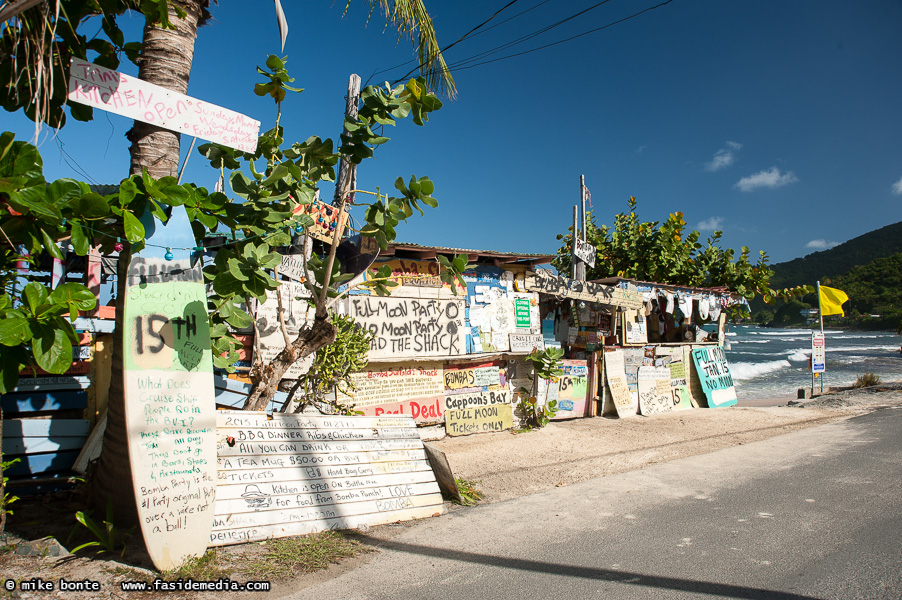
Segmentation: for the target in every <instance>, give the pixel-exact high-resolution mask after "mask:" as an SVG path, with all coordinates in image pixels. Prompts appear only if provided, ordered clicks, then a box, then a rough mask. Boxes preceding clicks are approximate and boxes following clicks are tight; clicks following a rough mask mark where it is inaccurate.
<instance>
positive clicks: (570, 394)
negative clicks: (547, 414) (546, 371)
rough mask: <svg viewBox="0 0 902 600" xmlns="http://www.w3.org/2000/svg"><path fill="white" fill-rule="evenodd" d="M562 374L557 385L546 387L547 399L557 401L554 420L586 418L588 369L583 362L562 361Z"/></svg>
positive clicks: (552, 384)
mask: <svg viewBox="0 0 902 600" xmlns="http://www.w3.org/2000/svg"><path fill="white" fill-rule="evenodd" d="M561 370H562V371H563V372H564V373H563V374H562V375H560V376H559V377H558V381H557V383H554V382H552V383H551V384H549V386H548V394H549V395H548V399H549V400H557V413H556V414H555V415H554V418H555V419H572V418H574V417H585V416H586V392H587V391H588V386H589V377H588V376H589V367H588V366H587V365H586V361H584V360H564V361H562V362H561Z"/></svg>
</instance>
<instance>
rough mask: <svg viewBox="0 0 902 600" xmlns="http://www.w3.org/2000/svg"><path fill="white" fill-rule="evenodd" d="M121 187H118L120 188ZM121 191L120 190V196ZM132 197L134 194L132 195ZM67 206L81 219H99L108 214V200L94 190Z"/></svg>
mask: <svg viewBox="0 0 902 600" xmlns="http://www.w3.org/2000/svg"><path fill="white" fill-rule="evenodd" d="M121 189H122V188H121V187H120V190H121ZM121 197H122V192H121V191H120V198H121ZM133 197H134V196H133ZM68 208H69V209H70V210H71V211H72V213H74V214H75V215H76V216H78V217H80V218H82V219H99V218H102V217H105V216H107V215H109V214H110V205H109V202H107V201H106V199H104V197H103V196H101V195H100V194H97V193H95V192H88V193H86V194H83V195H82V196H80V197H78V198H75V199H73V200H72V201H71V202H69V205H68Z"/></svg>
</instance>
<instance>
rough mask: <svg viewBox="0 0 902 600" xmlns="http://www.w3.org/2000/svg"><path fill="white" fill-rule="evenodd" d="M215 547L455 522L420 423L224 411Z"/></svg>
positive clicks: (220, 430) (401, 419)
mask: <svg viewBox="0 0 902 600" xmlns="http://www.w3.org/2000/svg"><path fill="white" fill-rule="evenodd" d="M217 418H218V421H217V464H218V469H219V470H218V480H217V488H216V506H215V519H214V522H213V531H212V533H210V536H209V542H210V545H211V546H226V545H229V544H239V543H243V542H249V541H257V540H265V539H268V538H278V537H286V536H292V535H303V534H306V533H314V532H317V531H324V530H327V529H353V528H359V527H360V526H362V525H379V524H383V523H393V522H395V521H402V520H408V519H417V518H423V517H430V516H433V515H438V514H442V513H444V512H445V508H444V505H443V504H442V495H441V493H440V491H439V487H438V484H437V483H436V481H435V475H434V473H433V472H432V468H431V467H430V466H429V463H428V462H427V460H426V452H425V450H424V448H423V442H422V440H421V439H420V436H419V434H418V433H417V429H416V426H415V425H414V421H413V419H412V418H411V417H409V416H406V415H399V416H390V417H389V416H385V417H348V416H341V415H333V416H308V415H292V414H275V415H273V418H272V419H269V418H267V416H266V414H265V413H262V412H249V411H220V412H219V413H218V416H217Z"/></svg>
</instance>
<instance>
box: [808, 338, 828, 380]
mask: <svg viewBox="0 0 902 600" xmlns="http://www.w3.org/2000/svg"><path fill="white" fill-rule="evenodd" d="M826 371H827V346H826V343H825V341H824V334H823V333H821V332H819V331H813V332H812V333H811V372H812V373H824V372H826Z"/></svg>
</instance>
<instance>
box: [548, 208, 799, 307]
mask: <svg viewBox="0 0 902 600" xmlns="http://www.w3.org/2000/svg"><path fill="white" fill-rule="evenodd" d="M627 205H628V208H629V211H628V212H622V213H619V214H617V215H616V216H615V217H614V226H613V227H609V226H607V225H601V226H598V225H597V224H596V223H595V215H594V214H592V213H591V212H589V213H588V218H587V223H586V237H587V240H586V241H587V242H588V243H589V244H591V245H593V246H595V248H596V257H595V266H594V267H591V268H590V267H588V265H587V268H586V279H587V280H592V279H604V278H606V277H616V276H619V277H625V278H627V279H636V280H640V281H651V282H656V283H662V284H670V285H682V286H691V287H721V286H723V287H727V288H728V289H729V290H730V291H733V292H736V293H737V294H740V295H742V296H743V297H745V298H748V299H751V298H753V297H755V296H756V295H761V296H763V297H764V298H765V300H767V301H769V300H771V299H773V298H774V297H776V296H781V297H783V296H786V297H790V296H794V295H799V294H801V293H804V291H805V289H804V288H803V287H800V288H794V289H791V290H790V289H787V290H781V291H775V290H772V289H771V288H770V287H768V284H769V281H770V277H771V275H772V274H773V272H772V271H771V270H770V268H769V267H768V265H767V253H766V252H764V251H763V250H762V251H761V252H760V253H759V255H758V258H757V260H756V261H755V262H752V260H751V251H750V250H749V248H748V247H747V246H743V247H742V249H741V250H740V251H739V253H738V254H737V253H736V251H735V250H732V249H729V248H727V249H724V248H721V247H720V240H721V236H722V235H723V232H721V231H715V232H714V233H713V234H712V235H711V236H710V237H709V238H708V239H707V240H706V241H705V243H702V242H701V241H700V240H701V233H699V232H698V231H687V227H686V221H685V219H684V218H683V213H681V212H674V213H671V214H670V215H669V216H668V218H667V219H666V220H665V221H664V222H659V221H641V220H640V219H639V215H638V213H637V205H638V203H637V201H636V199H635V198H634V197H630V199H629V201H628V203H627ZM557 239H558V240H561V241H562V242H563V244H562V245H561V248H560V249H559V250H558V252H557V257H556V258H555V259H554V261H553V262H552V265H553V266H554V267H555V268H557V269H558V270H559V271H561V272H563V273H569V272H570V268H571V265H572V255H571V248H572V244H573V231H572V228H571V229H570V233H567V234H561V235H558V236H557Z"/></svg>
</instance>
